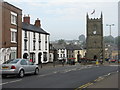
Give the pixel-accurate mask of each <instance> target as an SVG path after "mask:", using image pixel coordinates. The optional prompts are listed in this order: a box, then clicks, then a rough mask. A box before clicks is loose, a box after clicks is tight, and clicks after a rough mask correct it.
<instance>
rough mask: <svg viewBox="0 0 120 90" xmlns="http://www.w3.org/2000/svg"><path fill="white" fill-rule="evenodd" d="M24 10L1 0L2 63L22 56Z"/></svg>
mask: <svg viewBox="0 0 120 90" xmlns="http://www.w3.org/2000/svg"><path fill="white" fill-rule="evenodd" d="M21 22H22V10H21V9H20V8H18V7H15V6H13V5H11V4H9V3H7V2H2V1H0V63H2V62H4V61H6V60H8V59H13V58H20V57H21V48H22V47H21V42H22V40H21V39H22V36H21V32H22V30H21V27H22V23H21Z"/></svg>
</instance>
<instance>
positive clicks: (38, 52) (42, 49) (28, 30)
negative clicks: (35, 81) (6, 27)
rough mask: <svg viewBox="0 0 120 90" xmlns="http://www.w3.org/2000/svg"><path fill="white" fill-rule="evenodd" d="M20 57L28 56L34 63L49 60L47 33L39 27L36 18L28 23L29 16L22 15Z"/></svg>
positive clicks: (38, 21)
mask: <svg viewBox="0 0 120 90" xmlns="http://www.w3.org/2000/svg"><path fill="white" fill-rule="evenodd" d="M22 58H27V59H28V58H29V59H30V60H32V62H34V63H35V64H40V63H47V62H49V33H47V32H46V31H44V30H43V29H42V28H41V23H40V20H39V19H38V18H37V20H35V24H34V25H32V24H30V16H29V15H28V16H24V17H23V23H22Z"/></svg>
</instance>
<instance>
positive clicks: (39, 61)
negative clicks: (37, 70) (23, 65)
mask: <svg viewBox="0 0 120 90" xmlns="http://www.w3.org/2000/svg"><path fill="white" fill-rule="evenodd" d="M41 55H42V53H41V52H40V53H38V64H41V63H42V61H41Z"/></svg>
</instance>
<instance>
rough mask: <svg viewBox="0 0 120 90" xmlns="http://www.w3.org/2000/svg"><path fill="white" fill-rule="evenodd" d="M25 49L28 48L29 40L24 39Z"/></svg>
mask: <svg viewBox="0 0 120 90" xmlns="http://www.w3.org/2000/svg"><path fill="white" fill-rule="evenodd" d="M24 50H27V40H26V39H25V40H24Z"/></svg>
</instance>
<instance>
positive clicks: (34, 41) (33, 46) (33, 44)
mask: <svg viewBox="0 0 120 90" xmlns="http://www.w3.org/2000/svg"><path fill="white" fill-rule="evenodd" d="M33 50H35V41H33Z"/></svg>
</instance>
